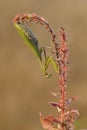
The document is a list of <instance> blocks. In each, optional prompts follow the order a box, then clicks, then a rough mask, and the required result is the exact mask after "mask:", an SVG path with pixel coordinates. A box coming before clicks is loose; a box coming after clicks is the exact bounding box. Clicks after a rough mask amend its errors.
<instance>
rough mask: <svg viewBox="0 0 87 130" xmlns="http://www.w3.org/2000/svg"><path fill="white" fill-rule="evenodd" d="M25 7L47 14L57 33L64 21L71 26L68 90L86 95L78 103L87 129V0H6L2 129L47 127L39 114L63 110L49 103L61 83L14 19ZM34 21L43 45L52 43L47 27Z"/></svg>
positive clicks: (1, 16)
mask: <svg viewBox="0 0 87 130" xmlns="http://www.w3.org/2000/svg"><path fill="white" fill-rule="evenodd" d="M24 12H29V13H32V12H35V13H36V14H38V15H40V16H43V17H45V19H47V20H48V21H49V23H50V24H51V26H52V27H53V29H54V30H55V31H56V33H57V32H58V29H59V28H60V27H61V26H63V27H64V28H65V29H66V32H67V37H68V46H69V50H70V70H69V83H68V91H69V93H68V94H69V97H70V96H73V95H74V96H75V95H77V96H79V97H80V100H79V101H77V102H75V103H73V104H72V106H73V107H74V108H77V109H78V110H79V111H80V113H81V116H80V118H79V119H78V121H77V123H76V126H77V127H76V129H77V128H85V127H86V128H87V123H86V122H87V0H66V1H65V0H22V1H18V0H13V1H12V0H7V1H6V0H1V1H0V130H30V129H31V130H36V129H37V130H41V129H43V128H42V126H41V124H40V121H39V114H38V113H39V112H40V111H41V112H42V113H43V114H44V115H46V114H48V115H49V114H51V113H54V114H57V111H56V110H55V109H53V108H52V107H51V106H49V105H48V102H49V101H56V100H57V99H56V98H54V97H53V96H52V95H51V94H50V92H51V91H55V90H57V87H58V86H57V80H56V75H55V74H54V75H53V77H52V78H50V79H46V78H45V77H44V75H43V74H42V72H41V69H40V68H39V64H38V62H37V59H36V58H35V56H34V55H33V54H32V52H31V50H30V49H29V48H28V47H27V46H26V45H25V44H24V41H23V40H22V38H21V37H20V36H19V34H18V33H17V31H16V30H15V28H14V26H13V23H12V19H13V18H14V17H15V15H16V14H18V13H24ZM30 26H31V28H32V29H33V31H34V32H35V34H36V35H37V36H38V38H39V39H40V41H41V44H46V45H48V44H49V45H50V40H49V39H50V36H49V34H48V33H47V32H46V31H44V29H43V27H41V26H40V27H39V26H38V25H35V24H34V26H33V24H32V25H30ZM42 30H43V31H42ZM52 71H53V70H52Z"/></svg>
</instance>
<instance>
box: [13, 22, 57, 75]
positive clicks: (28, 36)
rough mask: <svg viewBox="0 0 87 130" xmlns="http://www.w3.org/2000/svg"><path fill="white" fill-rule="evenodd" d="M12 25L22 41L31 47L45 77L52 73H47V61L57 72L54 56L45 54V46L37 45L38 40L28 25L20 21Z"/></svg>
mask: <svg viewBox="0 0 87 130" xmlns="http://www.w3.org/2000/svg"><path fill="white" fill-rule="evenodd" d="M14 26H15V27H16V29H17V30H18V32H19V34H20V35H21V36H22V38H23V39H24V41H25V42H26V43H27V45H28V46H29V47H30V48H31V49H32V51H33V53H34V54H35V56H36V57H37V59H38V61H39V63H40V67H41V69H42V72H43V73H44V74H45V76H46V77H47V78H49V77H50V76H51V75H52V74H48V73H47V69H48V66H49V63H52V64H53V67H54V70H55V71H56V72H58V65H57V64H56V62H55V60H54V58H53V57H52V56H47V55H46V47H41V48H40V47H39V44H38V40H37V38H36V37H35V36H34V34H33V32H32V31H31V29H30V28H29V27H28V26H26V25H25V24H24V23H21V22H20V23H14ZM43 52H44V53H43ZM42 53H43V54H44V57H45V63H43V57H42Z"/></svg>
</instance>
